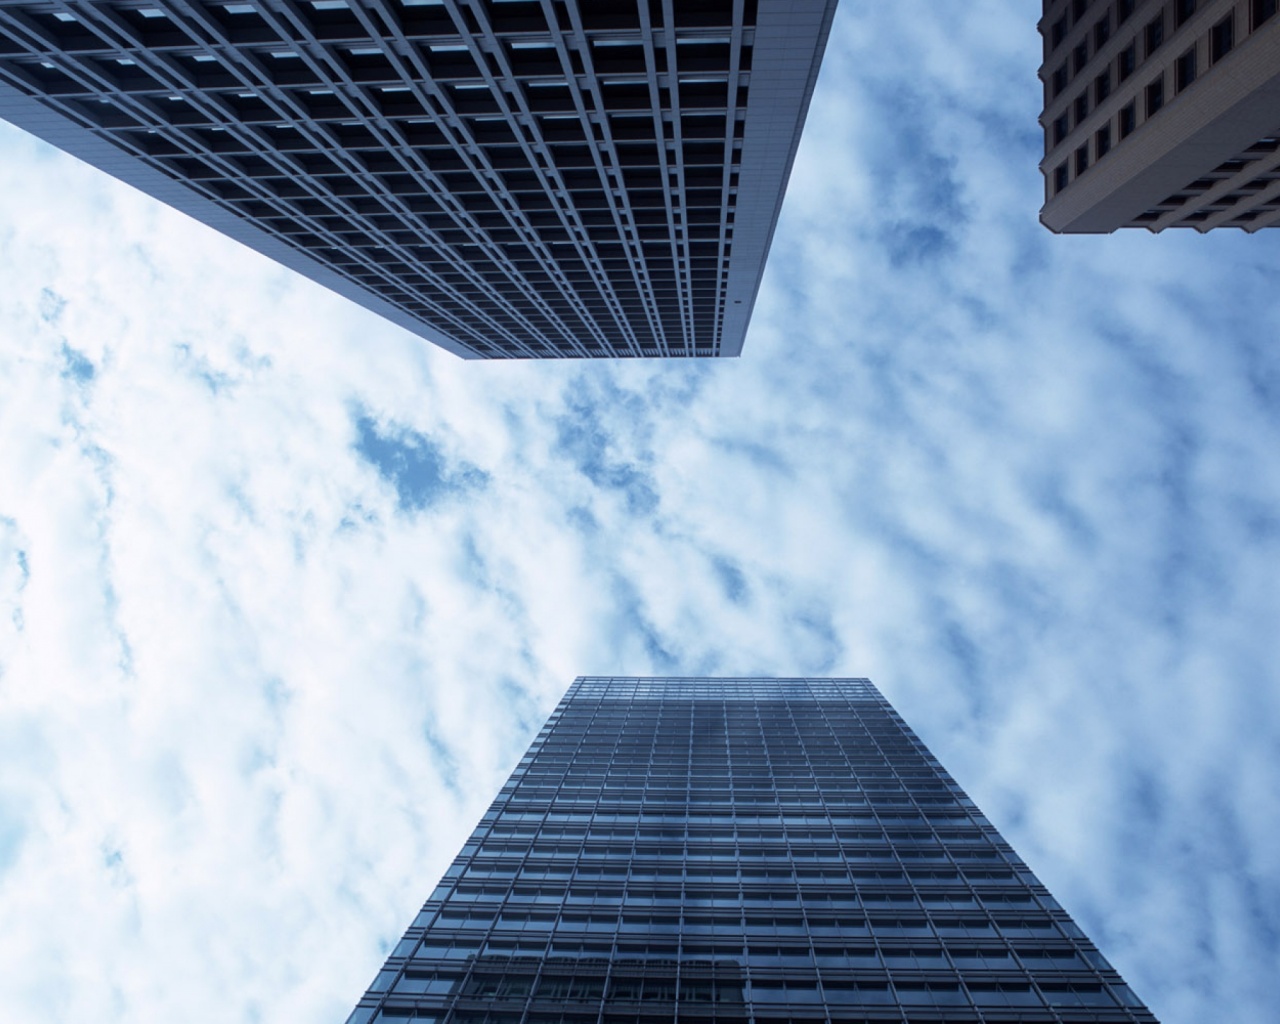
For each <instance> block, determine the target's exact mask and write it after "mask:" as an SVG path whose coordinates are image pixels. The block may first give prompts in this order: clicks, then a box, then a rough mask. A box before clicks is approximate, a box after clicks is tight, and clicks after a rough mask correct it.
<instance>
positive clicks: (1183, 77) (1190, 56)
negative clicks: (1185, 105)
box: [1173, 46, 1196, 92]
mask: <svg viewBox="0 0 1280 1024" xmlns="http://www.w3.org/2000/svg"><path fill="white" fill-rule="evenodd" d="M1173 71H1174V80H1175V81H1174V84H1175V85H1176V86H1177V88H1178V92H1182V90H1183V89H1185V88H1186V87H1187V86H1189V85H1190V84H1191V83H1192V82H1194V81H1195V80H1196V48H1195V47H1194V46H1193V47H1191V49H1189V50H1188V51H1187V52H1186V53H1184V54H1183V55H1182V56H1181V57H1179V58H1178V60H1177V62H1176V63H1175V64H1174V68H1173Z"/></svg>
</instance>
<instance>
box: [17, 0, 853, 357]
mask: <svg viewBox="0 0 1280 1024" xmlns="http://www.w3.org/2000/svg"><path fill="white" fill-rule="evenodd" d="M834 11H835V0H674V2H673V0H249V2H245V3H229V2H227V0H0V118H4V119H6V120H9V121H12V122H13V123H14V124H17V125H19V126H20V127H22V128H25V129H27V130H28V131H30V132H33V133H34V134H36V135H38V136H40V137H41V138H43V139H45V140H46V141H48V142H51V143H53V144H54V145H56V146H60V147H62V148H63V149H65V150H67V151H68V152H70V153H73V154H75V155H76V156H78V157H80V158H81V159H83V160H86V161H88V162H89V163H91V164H94V165H96V166H98V167H100V168H102V169H103V170H106V171H108V172H110V173H111V174H114V175H115V176H117V177H119V178H121V179H123V180H124V181H127V182H129V183H130V184H132V185H135V186H136V187H138V188H140V189H142V190H143V191H145V192H148V193H150V194H151V195H153V196H155V197H156V198H158V199H161V200H163V201H164V202H167V203H169V204H170V205H172V206H175V207H177V208H178V209H180V210H182V211H184V212H185V213H188V214H190V215H191V216H193V217H196V218H197V219H199V220H201V221H203V222H204V223H206V224H208V225H210V226H212V227H214V228H217V229H218V230H219V231H222V232H224V233H226V234H228V235H230V236H231V237H233V238H236V239H238V240H239V241H241V242H244V243H245V244H246V245H250V246H252V247H253V248H255V249H257V250H258V251H260V252H262V253H265V254H266V255H268V256H270V257H272V258H273V259H276V260H279V261H280V262H281V263H284V264H285V265H286V266H289V267H292V268H293V269H295V270H297V271H299V272H300V273H303V274H306V275H307V276H309V277H311V278H313V279H314V280H316V281H319V282H320V283H321V284H324V285H326V286H328V287H330V288H332V289H334V290H335V291H338V292H340V293H342V294H344V295H346V296H348V297H349V298H351V299H354V300H355V301H357V302H359V303H361V304H362V305H364V306H366V307H368V308H369V309H372V310H374V311H376V312H378V313H380V314H381V315H383V316H385V317H387V318H388V319H390V320H392V321H394V322H396V323H398V324H400V325H401V326H403V327H405V328H407V329H408V330H411V331H413V332H415V333H417V334H419V335H421V336H422V337H424V338H427V339H428V340H430V341H433V342H435V343H436V344H438V345H441V346H442V347H444V348H447V349H449V350H450V351H451V352H455V353H457V354H459V355H462V356H465V357H468V358H489V359H494V358H520V357H524V358H549V357H555V356H576V357H616V356H681V357H690V356H733V355H737V354H738V353H739V352H740V351H741V348H742V341H743V337H744V335H745V334H746V329H747V322H748V320H749V319H750V316H751V309H752V306H753V305H754V303H755V297H756V290H757V288H758V287H759V284H760V277H761V275H762V274H763V272H764V261H765V256H766V254H767V253H768V250H769V243H770V240H771V238H772V236H773V229H774V224H775V223H776V221H777V217H778V211H779V209H780V207H781V205H782V196H783V192H784V190H785V188H786V182H787V177H788V175H789V174H790V171H791V162H792V159H793V158H794V156H795V152H796V146H797V144H798V143H799V139H800V130H801V127H802V125H803V123H804V118H805V113H806V111H807V109H808V106H809V98H810V96H811V95H812V94H813V87H814V82H815V80H816V78H817V73H818V64H819V62H820V60H821V57H822V51H823V48H824V46H825V44H826V39H827V34H828V31H829V29H830V26H831V19H832V16H833V14H834Z"/></svg>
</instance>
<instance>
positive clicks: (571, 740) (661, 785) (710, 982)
mask: <svg viewBox="0 0 1280 1024" xmlns="http://www.w3.org/2000/svg"><path fill="white" fill-rule="evenodd" d="M407 1020H414V1021H435V1022H438V1024H659V1022H666V1024H669V1022H671V1021H673V1020H680V1021H689V1022H693V1021H697V1022H705V1024H712V1022H721V1024H748V1022H754V1024H766V1022H778V1024H781V1022H783V1021H791V1022H813V1024H820V1022H822V1024H825V1022H833V1024H851V1022H855V1021H856V1022H859V1024H871V1022H886V1024H887V1022H890V1021H892V1022H895V1024H903V1022H908V1024H916V1022H926V1021H929V1022H941V1021H947V1022H951V1024H957V1022H972V1024H978V1022H996V1021H1001V1022H1014V1021H1017V1022H1020V1024H1041V1022H1043V1024H1050V1022H1052V1024H1069V1022H1071V1024H1086V1022H1088V1024H1137V1022H1144V1024H1152V1022H1154V1020H1155V1018H1154V1017H1153V1016H1152V1014H1151V1013H1150V1012H1149V1011H1148V1010H1147V1009H1146V1008H1145V1007H1144V1006H1143V1004H1142V1003H1141V1002H1140V1001H1139V999H1138V998H1137V997H1136V996H1135V995H1134V994H1133V992H1132V991H1131V990H1130V989H1129V988H1128V987H1127V986H1126V985H1125V984H1124V982H1123V980H1122V979H1121V977H1120V975H1119V974H1117V973H1116V971H1115V970H1114V969H1113V968H1112V967H1111V965H1110V964H1109V963H1108V962H1107V961H1106V960H1105V959H1104V958H1103V956H1102V955H1101V954H1100V953H1099V952H1098V950H1097V949H1096V948H1095V946H1094V945H1093V944H1092V943H1091V942H1090V941H1089V940H1088V939H1087V938H1086V937H1085V935H1084V934H1083V933H1082V932H1081V931H1080V929H1079V928H1078V927H1077V926H1076V925H1075V923H1074V922H1073V921H1072V920H1071V918H1070V917H1069V916H1068V915H1067V914H1066V912H1065V911H1063V909H1062V908H1061V907H1060V906H1059V905H1058V904H1057V902H1055V900H1054V899H1053V897H1052V896H1051V895H1050V894H1049V892H1048V891H1047V890H1046V889H1045V887H1044V886H1043V885H1041V884H1040V882H1039V881H1038V880H1037V879H1036V877H1035V875H1033V874H1032V873H1031V871H1030V870H1029V869H1028V868H1027V866H1026V864H1024V863H1023V862H1022V860H1021V859H1019V857H1018V856H1017V854H1016V853H1014V851H1013V850H1012V849H1011V848H1010V847H1009V845H1008V844H1007V843H1006V842H1005V841H1004V840H1003V839H1002V838H1001V837H1000V835H999V833H998V832H997V831H996V830H995V828H994V827H992V825H991V823H990V822H989V821H988V820H987V819H986V818H985V817H983V815H982V813H981V812H980V811H979V810H978V808H977V807H975V806H974V804H973V802H972V801H970V800H969V799H968V798H967V797H966V796H965V794H964V792H963V791H962V790H961V789H960V787H959V786H957V785H956V783H955V782H954V781H953V780H952V779H951V777H950V776H949V775H948V774H947V773H946V772H945V771H944V770H943V769H942V767H941V766H940V765H939V764H938V762H937V761H936V760H935V759H934V758H933V756H932V755H931V754H930V753H929V751H928V750H927V749H926V748H925V746H924V744H923V743H921V742H920V740H919V739H917V738H916V736H915V735H914V734H913V733H912V732H911V730H910V729H908V728H907V726H906V725H905V724H904V723H903V721H902V719H901V718H899V717H898V715H897V714H896V713H895V712H894V710H893V708H892V707H890V706H889V704H888V702H887V701H885V699H884V698H883V697H882V696H881V695H880V694H879V693H878V692H877V691H876V689H875V688H874V687H873V686H872V685H871V684H870V683H869V682H868V681H866V680H865V679H623V678H581V679H578V680H577V681H575V682H574V684H573V686H572V687H571V688H570V689H569V692H568V694H567V695H566V696H565V698H564V700H562V701H561V703H560V705H559V706H558V707H557V708H556V710H555V711H554V713H553V714H552V715H551V718H550V720H549V721H548V722H547V724H546V725H545V726H544V727H543V729H542V731H541V732H540V733H539V734H538V736H537V738H536V739H535V740H534V742H533V744H532V746H531V747H530V748H529V751H528V753H527V754H525V756H524V757H523V759H522V760H521V761H520V763H519V765H518V766H517V767H516V769H515V771H514V772H513V773H512V775H511V778H510V780H509V781H508V782H507V784H506V785H505V786H503V787H502V790H501V792H500V793H499V794H498V798H497V799H496V800H495V801H494V803H493V804H492V806H491V807H490V808H489V810H488V811H487V812H486V813H485V814H484V816H483V818H482V819H481V821H480V824H479V826H478V827H477V828H476V830H475V832H474V833H473V834H472V836H471V838H470V839H469V840H468V841H467V842H466V844H465V845H464V846H463V848H462V852H461V853H460V854H459V855H458V857H457V858H456V859H455V860H454V862H453V864H452V866H451V867H450V868H449V869H448V870H447V871H446V872H445V876H444V879H443V880H442V881H441V883H440V885H439V886H438V887H437V888H436V890H435V891H434V892H433V893H432V894H431V897H430V899H429V900H428V901H427V903H426V905H425V906H424V907H423V908H422V911H421V912H420V913H419V914H418V915H417V917H416V918H415V919H414V921H413V923H412V925H411V926H410V927H409V929H408V931H407V932H406V933H405V935H404V938H403V939H402V940H401V941H400V943H399V944H398V945H397V946H396V947H395V949H394V951H393V952H392V954H391V956H390V958H389V959H388V960H387V962H386V965H385V966H384V967H383V969H382V971H381V972H380V973H379V974H378V976H377V978H376V979H375V980H374V982H373V985H372V987H371V988H370V989H369V991H368V993H367V994H366V995H365V997H364V998H363V999H361V1000H360V1003H359V1006H358V1007H357V1008H356V1010H355V1011H354V1013H353V1014H352V1015H351V1017H350V1019H349V1022H348V1024H385V1022H389V1021H407Z"/></svg>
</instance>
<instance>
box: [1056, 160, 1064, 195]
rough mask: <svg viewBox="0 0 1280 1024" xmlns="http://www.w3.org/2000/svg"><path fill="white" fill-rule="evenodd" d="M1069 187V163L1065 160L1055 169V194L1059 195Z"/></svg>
mask: <svg viewBox="0 0 1280 1024" xmlns="http://www.w3.org/2000/svg"><path fill="white" fill-rule="evenodd" d="M1066 187H1067V163H1066V161H1065V160H1064V161H1063V162H1062V163H1060V164H1058V166H1057V167H1055V168H1054V169H1053V194H1054V195H1057V194H1058V193H1059V192H1061V191H1062V190H1063V189H1064V188H1066Z"/></svg>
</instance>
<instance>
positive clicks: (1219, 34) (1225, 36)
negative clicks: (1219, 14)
mask: <svg viewBox="0 0 1280 1024" xmlns="http://www.w3.org/2000/svg"><path fill="white" fill-rule="evenodd" d="M1235 45H1236V21H1235V17H1234V16H1233V15H1231V14H1228V15H1227V16H1226V17H1225V18H1223V19H1222V20H1221V21H1220V22H1218V24H1216V25H1214V26H1213V29H1212V31H1210V33H1209V59H1210V60H1212V61H1213V63H1215V64H1216V63H1218V61H1220V60H1222V58H1223V57H1225V56H1226V55H1227V54H1228V53H1230V52H1231V48H1232V47H1233V46H1235Z"/></svg>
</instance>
